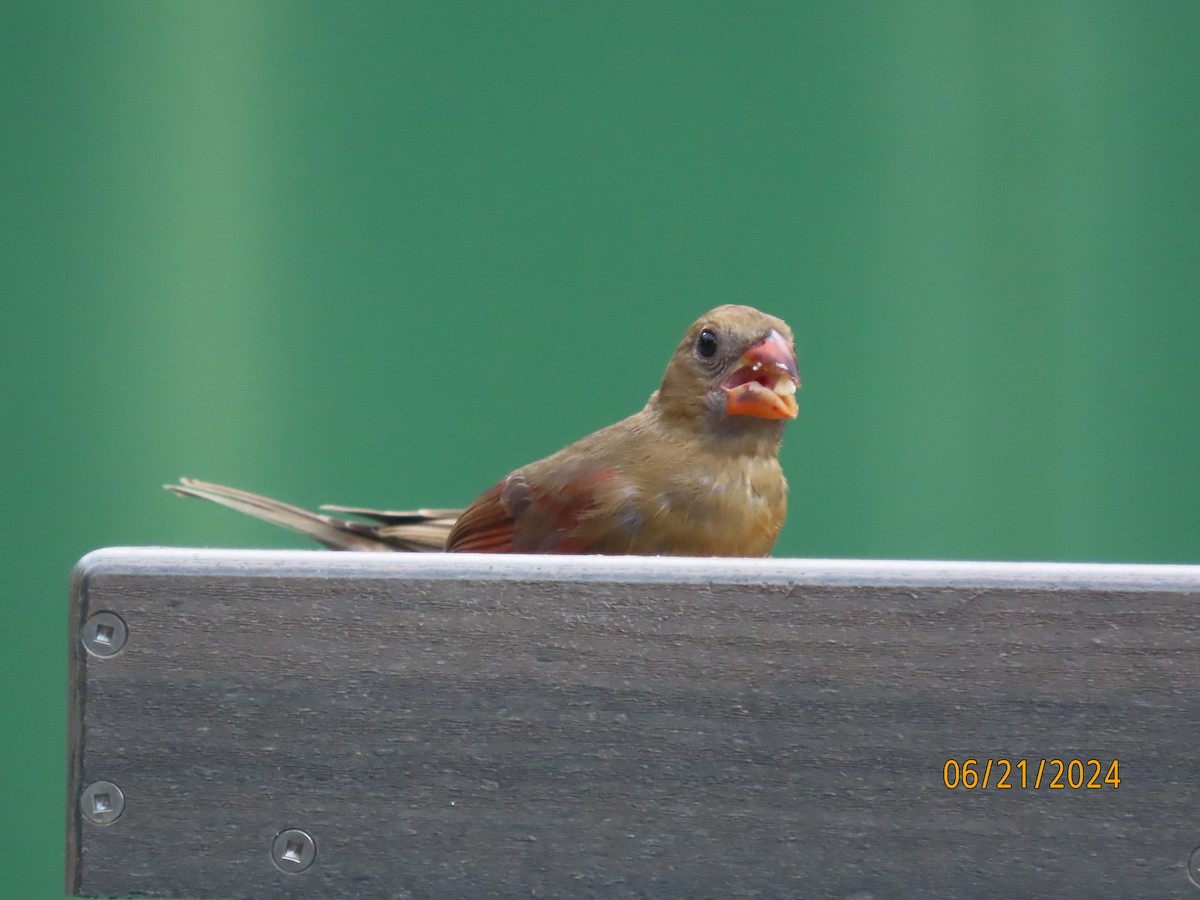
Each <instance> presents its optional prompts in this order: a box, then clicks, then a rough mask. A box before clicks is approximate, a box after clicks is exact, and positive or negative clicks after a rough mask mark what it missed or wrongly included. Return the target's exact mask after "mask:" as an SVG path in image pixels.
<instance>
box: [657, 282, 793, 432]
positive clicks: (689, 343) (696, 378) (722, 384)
mask: <svg viewBox="0 0 1200 900" xmlns="http://www.w3.org/2000/svg"><path fill="white" fill-rule="evenodd" d="M798 387H800V373H799V371H798V369H797V367H796V351H795V349H794V348H793V343H792V330H791V329H790V328H789V327H788V325H787V323H786V322H784V321H783V320H782V319H778V318H776V317H775V316H769V315H767V314H766V313H763V312H759V311H758V310H757V309H754V308H753V307H750V306H734V305H728V306H718V307H717V308H716V309H714V310H711V311H710V312H708V313H705V314H704V315H703V316H701V317H700V318H699V319H697V320H696V322H695V323H694V324H693V325H692V327H691V328H689V329H688V331H687V334H686V335H684V338H683V341H682V342H680V344H679V347H678V349H676V351H675V355H674V356H673V357H672V358H671V362H670V364H669V365H668V366H667V371H666V374H665V375H664V376H663V381H662V386H661V387H660V388H659V390H658V392H657V393H656V394H655V396H654V397H653V398H652V400H651V402H652V403H654V404H657V406H658V407H659V409H660V410H661V411H662V412H664V413H665V414H667V415H669V416H672V417H682V418H684V419H688V420H691V421H695V422H697V423H704V424H707V425H708V426H709V427H714V426H715V428H716V429H717V430H719V431H730V430H734V431H739V430H742V431H744V430H748V429H755V428H761V427H762V426H763V425H765V424H766V423H772V424H773V425H775V426H776V427H775V428H774V429H773V430H775V431H778V426H781V425H782V424H783V423H784V422H785V421H787V420H788V419H794V418H795V417H796V414H797V412H798V407H797V405H796V389H797V388H798Z"/></svg>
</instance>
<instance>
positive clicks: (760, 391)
mask: <svg viewBox="0 0 1200 900" xmlns="http://www.w3.org/2000/svg"><path fill="white" fill-rule="evenodd" d="M798 387H800V372H799V369H798V368H797V367H796V354H795V352H794V351H793V350H792V348H791V345H789V344H788V342H787V341H786V340H784V338H783V335H781V334H780V333H779V332H778V331H774V330H772V331H771V332H770V333H769V334H768V335H767V336H766V337H765V338H763V339H762V340H760V341H758V343H756V344H754V345H753V346H752V347H751V348H750V349H749V350H747V351H746V352H745V353H744V354H742V358H741V359H739V360H738V367H737V369H735V370H734V373H733V374H732V375H730V376H729V377H728V378H726V379H725V380H724V381H722V382H721V388H722V390H724V391H725V412H727V413H729V415H731V416H757V417H758V418H760V419H794V418H796V414H797V413H798V412H799V411H800V407H798V406H797V405H796V389H797V388H798Z"/></svg>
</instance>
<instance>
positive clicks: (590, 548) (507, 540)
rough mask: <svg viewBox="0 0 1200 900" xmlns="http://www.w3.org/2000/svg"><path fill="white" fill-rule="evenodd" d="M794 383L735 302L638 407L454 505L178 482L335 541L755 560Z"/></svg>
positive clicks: (362, 545)
mask: <svg viewBox="0 0 1200 900" xmlns="http://www.w3.org/2000/svg"><path fill="white" fill-rule="evenodd" d="M799 386H800V375H799V372H798V371H797V367H796V355H795V350H794V349H793V345H792V332H791V329H790V328H788V326H787V324H786V323H785V322H783V321H782V320H781V319H777V318H775V317H774V316H769V315H767V314H765V313H762V312H759V311H758V310H756V309H753V308H751V307H749V306H732V305H730V306H719V307H717V308H716V309H714V310H712V311H711V312H709V313H706V314H705V315H704V316H702V317H701V318H700V319H699V320H697V321H696V323H695V324H693V325H692V327H691V328H689V329H688V332H687V334H686V335H684V338H683V340H682V341H681V342H680V344H679V347H678V349H676V351H675V355H674V356H673V357H672V358H671V362H670V363H669V364H668V366H667V371H666V374H664V375H663V380H662V384H661V385H660V386H659V388H658V390H657V391H655V392H654V393H653V394H651V395H650V399H649V401H648V402H647V403H646V405H645V407H644V408H643V409H641V410H640V411H639V412H636V413H634V414H633V415H632V416H630V417H629V418H627V419H623V420H621V421H620V422H617V423H616V424H615V425H609V426H608V427H607V428H602V429H600V430H599V431H597V432H594V433H593V434H590V435H588V436H587V437H585V438H582V439H580V440H578V441H576V442H575V443H573V444H570V445H568V446H567V447H565V448H563V449H562V450H559V451H558V452H557V453H554V454H551V455H550V456H547V457H546V458H545V459H541V460H538V461H537V462H533V463H530V464H529V465H527V466H522V467H521V468H519V469H517V470H516V471H514V472H512V473H511V474H509V475H507V476H505V477H504V478H502V479H501V480H500V481H499V482H497V483H496V484H495V485H493V486H492V487H490V488H488V489H487V490H486V491H484V492H483V494H481V495H480V496H479V498H478V499H477V500H476V501H475V502H474V503H472V504H471V505H470V506H468V507H467V508H466V509H465V510H457V509H419V510H408V511H398V512H389V511H385V510H372V509H360V508H356V507H343V506H325V507H322V509H327V510H331V511H334V512H340V513H344V514H350V515H354V516H357V517H360V518H366V519H371V520H373V521H371V522H363V521H355V520H350V519H344V518H337V517H334V516H329V515H323V514H321V513H314V512H309V511H308V510H304V509H301V508H299V507H296V506H291V505H289V504H286V503H281V502H279V501H278V500H271V499H269V498H267V497H262V496H259V495H257V494H251V493H248V492H246V491H240V490H237V489H235V488H229V487H224V486H222V485H217V484H210V483H207V482H202V481H195V480H193V479H187V478H184V479H181V480H180V483H179V484H177V485H175V484H172V485H165V487H166V488H167V489H168V490H172V491H174V492H175V493H177V494H181V495H184V496H191V497H201V498H204V499H207V500H212V501H214V502H216V503H220V504H222V505H224V506H228V507H231V508H233V509H237V510H240V511H241V512H244V513H248V514H250V515H252V516H257V517H258V518H260V519H265V520H267V521H269V522H275V523H276V524H279V525H283V526H285V527H287V528H292V529H294V530H296V531H299V532H302V533H303V534H307V535H309V536H310V537H312V538H315V539H316V540H318V541H320V542H321V543H323V544H325V545H326V546H328V547H332V548H333V549H336V550H449V551H473V552H479V553H609V554H645V555H666V556H767V555H768V554H770V552H771V548H772V547H774V545H775V539H776V538H777V537H778V536H779V530H780V529H781V528H782V527H783V521H784V517H785V516H786V514H787V480H786V479H785V478H784V476H783V470H782V469H781V468H780V465H779V455H778V454H779V445H780V441H781V440H782V437H783V426H784V424H785V423H786V422H787V420H788V419H793V418H795V417H796V413H797V406H796V398H795V393H796V389H797V388H798V387H799Z"/></svg>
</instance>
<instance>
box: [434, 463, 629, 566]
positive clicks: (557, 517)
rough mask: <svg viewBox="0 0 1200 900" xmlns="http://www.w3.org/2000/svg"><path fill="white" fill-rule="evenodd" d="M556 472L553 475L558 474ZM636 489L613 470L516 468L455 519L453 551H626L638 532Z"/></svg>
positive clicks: (449, 543)
mask: <svg viewBox="0 0 1200 900" xmlns="http://www.w3.org/2000/svg"><path fill="white" fill-rule="evenodd" d="M556 476H557V477H556ZM639 500H640V493H639V492H638V491H637V489H636V488H635V487H634V486H633V485H632V483H631V482H630V481H629V479H627V478H626V477H625V476H624V475H622V474H621V473H620V472H619V471H618V470H617V469H616V468H613V467H607V468H601V469H592V470H583V471H575V472H573V473H571V474H570V475H569V476H568V477H563V476H561V474H560V473H556V472H554V471H550V472H548V473H547V472H541V473H539V474H538V476H534V475H532V474H526V473H524V472H522V471H517V472H514V473H513V474H511V475H509V476H508V477H507V478H505V479H503V480H502V481H500V482H499V483H498V484H495V485H493V486H492V487H491V488H489V489H488V490H487V491H485V492H484V493H483V495H482V496H480V497H479V499H478V500H476V501H475V502H474V503H473V504H471V506H469V507H468V508H467V509H466V511H465V512H464V513H463V514H462V515H461V516H459V518H458V521H457V522H455V523H454V528H453V529H452V530H451V532H450V536H449V537H448V538H447V540H446V549H447V550H450V551H452V552H475V553H626V552H629V546H630V544H631V542H632V540H633V538H634V537H635V536H636V534H637V533H638V532H639V531H640V530H641V528H642V524H643V519H642V514H641V510H640V508H639Z"/></svg>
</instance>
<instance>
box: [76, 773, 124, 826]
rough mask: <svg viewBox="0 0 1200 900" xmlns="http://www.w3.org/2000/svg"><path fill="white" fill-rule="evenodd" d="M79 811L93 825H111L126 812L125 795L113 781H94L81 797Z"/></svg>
mask: <svg viewBox="0 0 1200 900" xmlns="http://www.w3.org/2000/svg"><path fill="white" fill-rule="evenodd" d="M79 811H80V812H81V813H83V817H84V818H85V819H87V820H88V821H89V822H91V823H92V824H93V825H111V824H112V823H113V822H115V821H117V819H119V818H121V813H123V812H125V795H124V794H123V793H122V792H121V789H120V788H119V787H117V786H116V785H115V784H113V783H112V782H111V781H93V782H92V783H91V784H89V785H88V786H87V787H85V788H84V789H83V793H82V794H80V796H79Z"/></svg>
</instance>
